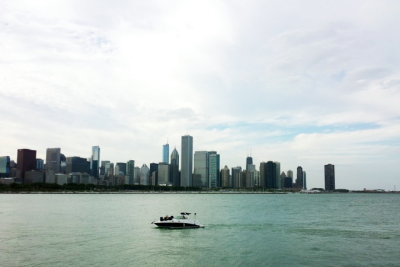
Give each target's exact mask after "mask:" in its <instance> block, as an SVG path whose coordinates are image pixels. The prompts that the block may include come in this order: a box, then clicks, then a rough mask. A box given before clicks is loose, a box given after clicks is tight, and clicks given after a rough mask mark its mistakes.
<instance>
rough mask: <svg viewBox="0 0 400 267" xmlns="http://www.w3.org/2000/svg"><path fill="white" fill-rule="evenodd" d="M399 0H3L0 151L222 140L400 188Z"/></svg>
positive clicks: (348, 179) (317, 182)
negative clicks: (184, 139) (185, 139)
mask: <svg viewBox="0 0 400 267" xmlns="http://www.w3.org/2000/svg"><path fill="white" fill-rule="evenodd" d="M398 14H400V2H399V1H397V0H393V1H387V0H380V1H368V0H362V1H356V0H350V1H349V0H347V1H340V0H339V1H338V0H335V1H319V0H316V1H313V0H305V1H303V0H301V1H300V0H298V1H292V0H287V1H257V0H250V1H236V0H231V1H218V0H210V1H208V0H202V1H175V0H171V1H155V0H149V1H148V0H147V1H131V0H129V1H128V0H126V1H125V0H120V1H105V0H87V1H77V0H65V1H63V0H59V1H53V0H48V1H47V0H42V1H19V0H13V1H5V0H0V114H1V115H0V118H1V120H0V122H1V127H0V140H1V141H0V155H9V156H11V158H12V159H14V160H15V159H16V154H17V149H19V148H30V149H34V150H37V156H38V157H41V158H45V153H46V148H50V147H61V152H62V153H63V154H65V155H66V156H67V157H68V156H81V157H89V156H90V154H91V147H92V146H94V145H99V146H100V147H101V160H111V161H113V162H126V161H128V160H130V159H134V160H135V162H136V165H137V166H141V165H142V164H144V163H146V164H149V163H150V162H159V161H161V160H162V145H163V144H165V143H166V142H168V143H169V144H170V152H172V150H173V148H174V147H176V149H177V150H178V152H179V153H180V146H181V136H182V135H185V134H190V135H192V136H193V143H194V151H197V150H213V151H215V150H216V151H218V152H219V153H220V155H221V167H223V166H225V165H227V166H228V167H230V168H231V167H235V166H242V167H244V165H245V159H246V156H248V155H251V156H252V157H253V158H254V162H255V164H256V165H257V169H258V168H259V163H260V162H262V161H269V160H272V161H278V162H280V163H281V170H282V171H285V172H286V171H287V170H289V169H291V170H295V169H296V168H297V166H299V165H300V166H302V167H303V169H304V170H305V171H306V172H307V185H308V187H309V188H311V187H323V186H324V165H325V164H328V163H332V164H334V165H335V171H336V187H337V188H349V189H363V188H368V189H375V188H382V189H388V190H392V189H393V188H394V186H396V187H397V189H400V182H399V181H400V170H399V165H400V52H399V47H400V34H399V25H400V16H399V15H398Z"/></svg>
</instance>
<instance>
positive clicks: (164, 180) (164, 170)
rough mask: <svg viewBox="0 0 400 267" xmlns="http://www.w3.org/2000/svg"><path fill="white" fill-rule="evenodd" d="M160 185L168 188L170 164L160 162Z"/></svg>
mask: <svg viewBox="0 0 400 267" xmlns="http://www.w3.org/2000/svg"><path fill="white" fill-rule="evenodd" d="M157 172H158V185H161V186H166V185H170V184H169V164H168V163H165V162H160V163H159V164H158V171H157Z"/></svg>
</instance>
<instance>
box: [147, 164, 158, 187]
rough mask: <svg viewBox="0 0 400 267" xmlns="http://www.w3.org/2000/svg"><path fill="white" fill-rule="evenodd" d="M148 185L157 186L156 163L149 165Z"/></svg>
mask: <svg viewBox="0 0 400 267" xmlns="http://www.w3.org/2000/svg"><path fill="white" fill-rule="evenodd" d="M149 179H150V180H149V185H158V163H150V171H149Z"/></svg>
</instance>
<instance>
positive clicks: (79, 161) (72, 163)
mask: <svg viewBox="0 0 400 267" xmlns="http://www.w3.org/2000/svg"><path fill="white" fill-rule="evenodd" d="M66 163H67V167H66V173H67V174H68V173H71V172H82V173H87V174H89V173H90V162H89V161H87V159H85V158H81V157H67V159H66Z"/></svg>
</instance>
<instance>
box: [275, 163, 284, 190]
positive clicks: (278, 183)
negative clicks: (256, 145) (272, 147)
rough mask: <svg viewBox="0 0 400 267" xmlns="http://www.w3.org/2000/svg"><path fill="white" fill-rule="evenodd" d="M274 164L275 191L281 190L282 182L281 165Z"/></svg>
mask: <svg viewBox="0 0 400 267" xmlns="http://www.w3.org/2000/svg"><path fill="white" fill-rule="evenodd" d="M274 163H275V166H276V167H275V184H276V187H275V188H277V189H282V182H281V176H280V175H281V163H280V162H277V161H274Z"/></svg>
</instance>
